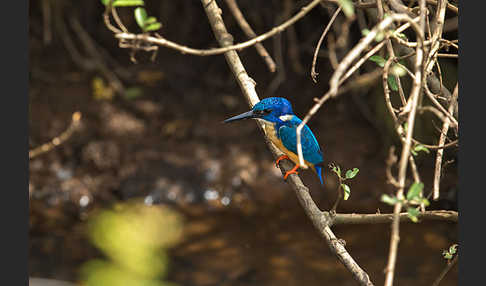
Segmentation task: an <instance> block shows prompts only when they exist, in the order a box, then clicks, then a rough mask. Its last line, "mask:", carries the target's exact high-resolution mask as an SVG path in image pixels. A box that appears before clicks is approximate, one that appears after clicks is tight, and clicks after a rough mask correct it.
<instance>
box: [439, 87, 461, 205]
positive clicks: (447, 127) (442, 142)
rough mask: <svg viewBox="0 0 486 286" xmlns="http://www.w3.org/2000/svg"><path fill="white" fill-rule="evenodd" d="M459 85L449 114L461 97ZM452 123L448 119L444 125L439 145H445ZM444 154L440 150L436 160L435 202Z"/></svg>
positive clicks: (453, 96) (442, 150) (453, 94)
mask: <svg viewBox="0 0 486 286" xmlns="http://www.w3.org/2000/svg"><path fill="white" fill-rule="evenodd" d="M458 86H459V83H457V84H456V87H455V88H454V92H453V93H452V98H451V100H450V102H449V110H448V111H449V113H452V112H453V111H454V107H455V104H456V102H457V97H458V96H459V89H458ZM449 126H450V121H449V118H446V121H445V122H444V124H443V125H442V132H441V134H440V137H439V143H438V144H439V145H444V143H445V138H446V137H447V131H449ZM443 154H444V149H439V150H438V151H437V155H436V158H435V172H434V186H433V193H434V195H433V197H432V199H433V200H438V199H439V183H440V174H441V165H442V156H443Z"/></svg>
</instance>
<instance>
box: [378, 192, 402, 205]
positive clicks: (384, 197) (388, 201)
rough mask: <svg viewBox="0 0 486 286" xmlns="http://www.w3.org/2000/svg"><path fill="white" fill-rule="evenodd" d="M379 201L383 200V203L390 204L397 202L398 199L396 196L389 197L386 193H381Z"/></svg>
mask: <svg viewBox="0 0 486 286" xmlns="http://www.w3.org/2000/svg"><path fill="white" fill-rule="evenodd" d="M381 201H382V202H384V203H385V204H389V205H391V206H393V205H395V204H396V203H398V202H399V200H398V199H397V198H396V197H391V196H389V195H387V194H383V195H381Z"/></svg>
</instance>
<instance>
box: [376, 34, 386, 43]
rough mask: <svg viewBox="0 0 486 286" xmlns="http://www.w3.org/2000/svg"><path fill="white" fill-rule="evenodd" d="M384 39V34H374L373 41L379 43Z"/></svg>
mask: <svg viewBox="0 0 486 286" xmlns="http://www.w3.org/2000/svg"><path fill="white" fill-rule="evenodd" d="M384 38H385V33H383V32H378V33H376V36H375V41H376V42H381V41H382V40H383V39H384Z"/></svg>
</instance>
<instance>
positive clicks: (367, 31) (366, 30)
mask: <svg viewBox="0 0 486 286" xmlns="http://www.w3.org/2000/svg"><path fill="white" fill-rule="evenodd" d="M369 33H370V30H369V29H363V30H361V34H362V35H363V36H365V37H366V35H368V34H369Z"/></svg>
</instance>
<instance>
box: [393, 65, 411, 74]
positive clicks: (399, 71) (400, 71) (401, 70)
mask: <svg viewBox="0 0 486 286" xmlns="http://www.w3.org/2000/svg"><path fill="white" fill-rule="evenodd" d="M391 73H392V74H393V75H394V76H398V77H401V76H404V75H406V74H407V71H406V70H405V68H404V67H403V66H402V65H400V64H394V65H393V66H392V67H391Z"/></svg>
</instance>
